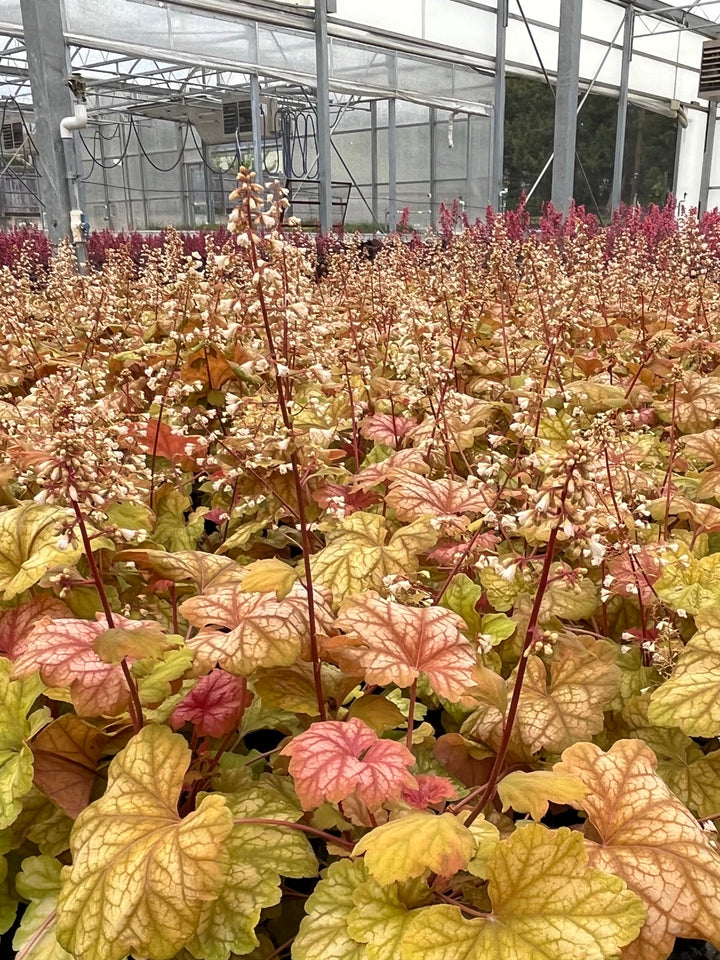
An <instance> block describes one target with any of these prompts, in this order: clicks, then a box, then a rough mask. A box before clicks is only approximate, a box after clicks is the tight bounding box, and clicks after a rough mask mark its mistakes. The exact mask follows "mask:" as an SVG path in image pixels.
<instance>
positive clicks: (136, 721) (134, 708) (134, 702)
mask: <svg viewBox="0 0 720 960" xmlns="http://www.w3.org/2000/svg"><path fill="white" fill-rule="evenodd" d="M70 503H71V504H72V508H73V511H74V512H75V518H76V520H77V524H78V528H79V530H80V536H81V537H82V542H83V546H84V548H85V556H86V557H87V562H88V565H89V566H90V572H91V573H92V578H93V581H94V583H95V589H96V590H97V592H98V596H99V597H100V603H101V604H102V608H103V612H104V614H105V620H106V622H107V625H108V629H110V630H113V629H114V628H115V620H114V619H113V613H112V610H111V609H110V602H109V601H108V598H107V593H106V592H105V585H104V583H103V581H102V577H101V576H100V571H99V570H98V565H97V563H96V562H95V557H94V556H93V552H92V545H91V543H90V537H89V536H88V532H87V527H86V525H85V518H84V517H83V515H82V511H81V509H80V504H79V503H78V502H77V500H75V498H74V497H71V498H70ZM120 668H121V669H122V672H123V676H124V677H125V682H126V683H127V685H128V690H129V691H130V703H129V704H128V711H129V713H130V720H131V721H132V725H133V730H134V731H135V733H139V732H140V730H142V728H143V724H144V722H145V721H144V719H143V712H142V704H141V703H140V695H139V693H138V688H137V684H136V683H135V680H134V679H133V676H132V674H131V673H130V668H129V667H128V665H127V659H126V658H125V657H123V659H122V660H121V661H120Z"/></svg>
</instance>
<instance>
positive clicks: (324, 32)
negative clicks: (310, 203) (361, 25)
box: [315, 0, 332, 233]
mask: <svg viewBox="0 0 720 960" xmlns="http://www.w3.org/2000/svg"><path fill="white" fill-rule="evenodd" d="M327 15H328V3H327V0H315V73H316V77H317V90H316V96H317V122H318V126H317V142H318V180H319V184H318V192H319V201H320V230H321V231H322V233H329V231H330V230H332V147H331V143H330V56H329V54H330V49H329V45H328V21H327Z"/></svg>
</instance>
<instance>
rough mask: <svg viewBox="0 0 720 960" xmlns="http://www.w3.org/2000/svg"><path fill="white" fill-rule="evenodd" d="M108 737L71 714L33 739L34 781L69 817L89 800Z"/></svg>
mask: <svg viewBox="0 0 720 960" xmlns="http://www.w3.org/2000/svg"><path fill="white" fill-rule="evenodd" d="M107 740H108V738H107V736H106V735H105V734H104V733H103V732H102V730H98V729H97V727H93V726H91V725H90V724H89V723H87V722H86V721H85V720H82V719H81V718H80V717H76V716H75V715H74V714H72V713H66V714H63V716H61V717H58V718H57V719H56V720H53V721H52V723H50V724H48V726H46V727H44V728H43V729H42V730H41V731H40V733H38V734H37V736H36V737H35V738H34V740H33V741H32V744H31V747H32V752H33V759H34V767H35V773H34V779H35V784H36V785H37V786H38V787H40V789H41V790H42V791H43V793H44V794H45V795H46V796H48V797H50V799H51V800H53V801H54V802H55V803H56V804H57V805H58V806H59V807H60V809H61V810H63V811H64V812H65V813H67V814H68V816H70V817H77V816H78V815H79V814H80V812H81V811H82V810H84V809H85V807H86V806H87V805H88V803H89V801H90V792H91V790H92V787H93V784H94V783H95V776H96V773H97V762H98V760H99V758H100V756H101V754H102V751H103V747H104V746H105V744H106V743H107Z"/></svg>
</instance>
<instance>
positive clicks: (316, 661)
mask: <svg viewBox="0 0 720 960" xmlns="http://www.w3.org/2000/svg"><path fill="white" fill-rule="evenodd" d="M245 212H246V215H247V236H248V240H249V242H250V259H251V262H252V267H253V270H254V271H255V273H256V274H257V294H258V301H259V303H260V312H261V314H262V318H263V326H264V328H265V338H266V340H267V345H268V354H269V355H270V361H271V363H272V366H273V369H274V371H275V387H276V390H277V397H278V406H279V407H280V416H281V417H282V421H283V424H284V426H285V429H286V430H287V432H288V434H289V435H290V439H291V443H292V442H294V439H295V431H294V429H293V424H292V420H291V419H290V414H289V412H288V406H287V400H286V398H285V386H284V383H283V378H282V377H281V376H280V373H279V369H278V359H277V354H276V352H275V341H274V339H273V335H272V327H271V326H270V316H269V314H268V308H267V302H266V300H265V291H264V290H263V284H262V277H261V275H260V265H259V260H258V255H257V247H256V245H255V234H254V232H253V224H252V208H251V206H250V191H249V190H247V192H246V199H245ZM290 466H291V467H292V477H293V484H294V486H295V499H296V500H297V505H298V520H299V526H300V538H301V542H302V551H303V567H304V571H305V588H306V590H307V598H308V627H309V631H308V632H309V634H310V655H311V658H312V665H313V681H314V684H315V697H316V699H317V705H318V713H319V715H320V719H321V720H326V719H327V711H326V709H325V694H324V692H323V685H322V664H321V662H320V648H319V646H318V638H317V623H316V621H315V595H314V593H313V580H312V570H311V569H310V535H309V530H308V523H307V515H306V513H305V492H304V490H303V485H302V480H301V477H300V464H299V463H298V458H297V453H296V452H295V450H293V449H292V446H291V452H290Z"/></svg>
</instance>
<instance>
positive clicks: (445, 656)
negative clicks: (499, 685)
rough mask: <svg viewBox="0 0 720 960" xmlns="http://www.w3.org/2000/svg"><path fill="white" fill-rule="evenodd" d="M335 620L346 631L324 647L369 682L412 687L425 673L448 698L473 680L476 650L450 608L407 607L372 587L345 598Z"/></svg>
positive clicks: (463, 691) (455, 696)
mask: <svg viewBox="0 0 720 960" xmlns="http://www.w3.org/2000/svg"><path fill="white" fill-rule="evenodd" d="M336 626H337V627H338V628H339V629H340V630H344V631H345V632H346V634H347V635H346V636H342V637H334V638H329V639H328V640H326V641H325V649H326V650H328V651H330V652H332V653H333V654H334V656H336V657H337V659H338V660H339V662H340V666H341V667H342V668H343V669H344V670H345V672H346V673H349V674H351V675H353V676H363V677H364V678H365V679H366V680H367V681H368V682H369V683H377V684H383V685H384V684H388V683H395V684H397V685H398V686H399V687H409V686H410V685H411V684H412V683H413V682H414V681H415V680H417V678H418V677H419V676H420V675H421V674H424V675H425V676H426V677H427V678H428V680H429V682H430V685H431V687H432V689H433V690H434V691H435V693H437V694H439V695H440V696H442V697H446V698H447V699H449V700H450V699H459V698H460V697H462V696H463V695H464V694H466V693H467V692H468V690H469V688H470V687H471V686H472V685H473V682H474V680H473V671H474V669H475V663H476V657H475V653H474V651H473V648H472V647H471V645H470V643H469V641H468V640H467V639H466V638H465V637H464V636H463V634H462V633H461V629H462V627H463V621H462V620H461V619H460V617H458V615H457V614H455V613H452V612H451V611H450V610H443V609H441V608H440V607H406V606H403V605H402V604H399V603H395V602H394V601H392V600H382V599H380V597H378V596H377V594H372V593H369V594H363V595H362V596H359V597H355V598H354V599H352V600H350V601H347V602H346V603H345V604H343V606H342V607H341V609H340V615H339V616H338V619H337V622H336Z"/></svg>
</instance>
